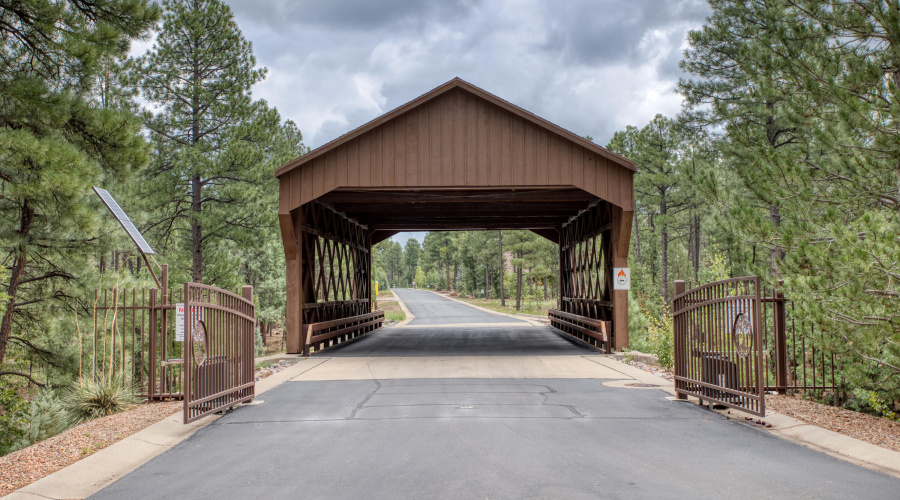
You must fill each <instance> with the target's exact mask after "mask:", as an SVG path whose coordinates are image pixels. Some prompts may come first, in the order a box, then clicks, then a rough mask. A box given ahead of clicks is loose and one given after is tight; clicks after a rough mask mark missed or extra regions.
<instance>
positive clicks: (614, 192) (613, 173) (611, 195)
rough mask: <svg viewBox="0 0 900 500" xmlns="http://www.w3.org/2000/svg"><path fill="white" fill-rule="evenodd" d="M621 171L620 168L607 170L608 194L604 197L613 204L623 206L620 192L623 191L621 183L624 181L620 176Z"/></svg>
mask: <svg viewBox="0 0 900 500" xmlns="http://www.w3.org/2000/svg"><path fill="white" fill-rule="evenodd" d="M620 173H621V172H619V170H618V169H609V170H607V172H606V175H607V181H608V182H607V188H606V190H607V192H606V196H604V197H603V199H605V200H606V201H608V202H610V203H612V204H613V205H615V206H617V207H621V206H622V199H621V196H620V193H621V190H620V187H621V186H620V184H621V182H622V179H620V178H619V174H620Z"/></svg>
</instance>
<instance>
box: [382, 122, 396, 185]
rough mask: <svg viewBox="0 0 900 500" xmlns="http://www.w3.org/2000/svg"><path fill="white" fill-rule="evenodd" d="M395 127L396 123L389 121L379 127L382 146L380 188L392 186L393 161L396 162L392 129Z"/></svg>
mask: <svg viewBox="0 0 900 500" xmlns="http://www.w3.org/2000/svg"><path fill="white" fill-rule="evenodd" d="M396 125H397V122H396V121H390V122H387V123H385V124H384V125H382V126H381V133H382V144H383V146H382V151H381V165H382V167H381V172H382V179H381V185H382V186H393V185H394V161H395V160H396V158H395V156H394V146H395V144H394V129H395V128H396Z"/></svg>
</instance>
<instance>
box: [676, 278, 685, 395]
mask: <svg viewBox="0 0 900 500" xmlns="http://www.w3.org/2000/svg"><path fill="white" fill-rule="evenodd" d="M682 293H684V281H683V280H675V290H674V295H673V297H677V296H678V295H679V294H682ZM680 306H681V301H678V300H675V299H674V298H673V299H672V319H673V321H672V324H673V327H672V335H674V336H675V367H674V368H675V377H676V378H675V397H676V398H678V399H687V394H684V393H683V392H681V391H679V390H678V386H679V385H680V384H679V380H678V378H677V377H684V376H685V366H684V364H685V362H686V360H687V357H686V356H685V354H686V353H685V352H684V347H685V339H684V329H683V328H679V326H681V323H682V319H681V318H680V317H678V312H679V311H680V309H681V307H680Z"/></svg>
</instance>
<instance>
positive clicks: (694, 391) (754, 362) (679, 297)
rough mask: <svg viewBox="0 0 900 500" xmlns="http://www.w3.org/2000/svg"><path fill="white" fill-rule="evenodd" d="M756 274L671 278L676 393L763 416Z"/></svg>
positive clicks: (760, 340)
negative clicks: (692, 283) (689, 282)
mask: <svg viewBox="0 0 900 500" xmlns="http://www.w3.org/2000/svg"><path fill="white" fill-rule="evenodd" d="M759 311H760V282H759V277H758V276H750V277H745V278H734V279H728V280H722V281H716V282H714V283H709V284H706V285H702V286H699V287H697V288H693V289H691V290H688V291H685V284H684V282H683V281H676V282H675V299H674V302H673V319H674V323H675V325H674V329H675V392H676V394H677V395H678V397H679V398H681V399H686V398H687V396H694V397H697V398H699V399H700V400H701V401H704V400H705V401H708V402H712V403H716V404H721V405H725V406H729V407H732V408H736V409H739V410H743V411H746V412H748V413H752V414H754V415H760V416H765V413H766V406H765V395H764V392H763V391H764V383H763V382H764V381H763V366H762V361H763V339H762V334H763V330H764V328H763V326H762V323H761V322H760V313H759Z"/></svg>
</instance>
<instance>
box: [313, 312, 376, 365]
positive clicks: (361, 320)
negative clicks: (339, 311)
mask: <svg viewBox="0 0 900 500" xmlns="http://www.w3.org/2000/svg"><path fill="white" fill-rule="evenodd" d="M382 324H384V311H375V312H371V313H367V314H360V315H358V316H350V317H349V318H341V319H335V320H332V321H323V322H321V323H310V324H309V325H306V339H305V340H306V341H305V342H304V346H303V354H304V355H305V356H309V354H310V352H311V351H312V352H321V351H322V350H324V349H328V348H329V347H335V346H337V345H340V344H343V343H345V342H349V341H351V340H354V339H357V338H359V337H362V336H363V335H365V334H367V333H369V332H372V331H374V330H377V329H378V328H381V325H382Z"/></svg>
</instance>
